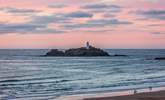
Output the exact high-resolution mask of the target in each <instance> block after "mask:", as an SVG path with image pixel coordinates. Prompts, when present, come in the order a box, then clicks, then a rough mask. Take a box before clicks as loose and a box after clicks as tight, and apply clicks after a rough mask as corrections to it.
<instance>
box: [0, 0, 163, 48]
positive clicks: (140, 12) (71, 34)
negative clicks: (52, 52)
mask: <svg viewBox="0 0 165 100" xmlns="http://www.w3.org/2000/svg"><path fill="white" fill-rule="evenodd" d="M86 41H89V42H90V43H91V44H92V45H94V46H97V47H100V48H165V45H164V44H165V1H164V0H132V1H131V0H27V1H25V0H24V1H23V0H0V48H1V49H4V48H10V49H12V48H14V49H16V48H20V49H21V48H35V49H38V48H73V47H80V46H84V44H85V42H86Z"/></svg>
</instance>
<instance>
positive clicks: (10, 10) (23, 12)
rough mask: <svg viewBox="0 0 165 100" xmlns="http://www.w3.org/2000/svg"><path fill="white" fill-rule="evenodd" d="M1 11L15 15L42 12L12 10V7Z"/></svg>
mask: <svg viewBox="0 0 165 100" xmlns="http://www.w3.org/2000/svg"><path fill="white" fill-rule="evenodd" d="M0 10H1V11H4V12H7V13H13V14H29V13H38V12H41V11H39V10H33V9H18V8H11V7H4V8H0Z"/></svg>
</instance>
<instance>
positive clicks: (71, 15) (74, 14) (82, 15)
mask: <svg viewBox="0 0 165 100" xmlns="http://www.w3.org/2000/svg"><path fill="white" fill-rule="evenodd" d="M65 17H68V18H91V17H93V14H92V13H88V12H83V11H77V12H71V13H68V14H65Z"/></svg>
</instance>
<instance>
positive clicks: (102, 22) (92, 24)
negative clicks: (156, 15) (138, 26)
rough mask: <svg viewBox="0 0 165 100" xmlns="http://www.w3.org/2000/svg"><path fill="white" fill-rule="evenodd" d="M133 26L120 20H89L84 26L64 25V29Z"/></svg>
mask: <svg viewBox="0 0 165 100" xmlns="http://www.w3.org/2000/svg"><path fill="white" fill-rule="evenodd" d="M128 24H133V23H132V22H128V21H120V20H118V19H98V20H89V21H87V22H86V23H84V24H71V25H64V26H63V27H65V28H69V29H77V28H96V27H105V26H110V25H111V26H112V25H113V26H114V25H115V26H116V25H128Z"/></svg>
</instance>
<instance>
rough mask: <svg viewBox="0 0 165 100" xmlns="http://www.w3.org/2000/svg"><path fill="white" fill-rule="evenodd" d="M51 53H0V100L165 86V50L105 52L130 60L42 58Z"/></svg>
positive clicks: (43, 99)
mask: <svg viewBox="0 0 165 100" xmlns="http://www.w3.org/2000/svg"><path fill="white" fill-rule="evenodd" d="M47 51H48V50H0V100H51V99H53V98H57V97H59V96H64V95H72V94H81V93H96V92H102V91H116V90H123V89H132V88H145V87H149V86H155V87H156V86H164V85H165V61H155V60H146V59H150V58H154V57H161V56H165V50H106V51H108V52H109V53H110V54H116V53H117V54H125V55H129V56H128V57H41V56H40V55H43V54H45V53H46V52H47Z"/></svg>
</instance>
